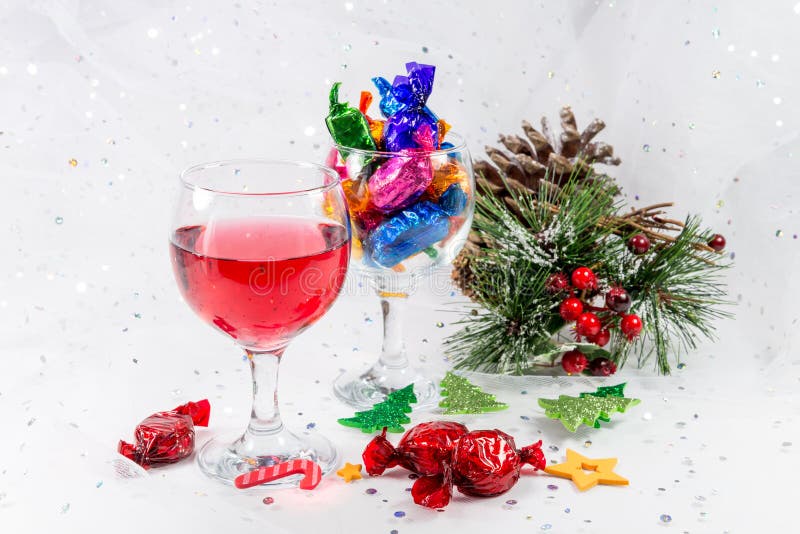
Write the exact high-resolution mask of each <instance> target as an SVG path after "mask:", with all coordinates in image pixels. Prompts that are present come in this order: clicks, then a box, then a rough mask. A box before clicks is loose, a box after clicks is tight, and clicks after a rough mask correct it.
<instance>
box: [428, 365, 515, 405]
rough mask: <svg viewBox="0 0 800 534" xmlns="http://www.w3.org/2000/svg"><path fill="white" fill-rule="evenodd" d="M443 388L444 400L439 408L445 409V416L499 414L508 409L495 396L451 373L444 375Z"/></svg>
mask: <svg viewBox="0 0 800 534" xmlns="http://www.w3.org/2000/svg"><path fill="white" fill-rule="evenodd" d="M441 386H442V397H444V399H443V400H442V402H440V403H439V407H440V408H444V412H443V413H445V414H468V413H486V412H498V411H500V410H505V409H506V408H508V404H504V403H502V402H497V401H496V400H495V398H494V395H492V394H490V393H485V392H484V391H482V390H481V388H479V387H478V386H476V385H475V384H473V383H471V382H470V381H469V380H467V379H466V378H463V377H461V376H458V375H455V374H453V373H451V372H450V371H448V372H447V374H446V375H444V378H443V379H442V382H441Z"/></svg>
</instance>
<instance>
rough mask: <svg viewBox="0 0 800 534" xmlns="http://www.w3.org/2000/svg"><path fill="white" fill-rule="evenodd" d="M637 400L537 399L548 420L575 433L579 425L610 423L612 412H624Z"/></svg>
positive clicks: (615, 398)
mask: <svg viewBox="0 0 800 534" xmlns="http://www.w3.org/2000/svg"><path fill="white" fill-rule="evenodd" d="M639 402H641V401H639V399H627V398H621V397H595V396H593V395H589V396H586V397H570V396H568V395H561V396H560V397H558V399H539V406H541V407H542V408H544V410H545V415H547V417H549V418H550V419H560V420H561V424H563V425H564V428H566V429H567V430H569V431H570V432H575V431H576V430H577V429H578V427H579V426H581V424H584V425H586V426H591V427H594V428H600V421H606V422H608V421H610V420H611V419H610V418H611V414H612V413H613V412H620V413H621V412H624V411H625V410H627V409H628V408H629V407H631V406H635V405H637V404H639Z"/></svg>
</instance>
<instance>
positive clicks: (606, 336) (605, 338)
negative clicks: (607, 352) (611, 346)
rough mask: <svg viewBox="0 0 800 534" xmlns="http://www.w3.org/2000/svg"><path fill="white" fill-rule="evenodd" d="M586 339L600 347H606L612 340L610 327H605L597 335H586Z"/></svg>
mask: <svg viewBox="0 0 800 534" xmlns="http://www.w3.org/2000/svg"><path fill="white" fill-rule="evenodd" d="M586 339H588V340H589V341H590V342H591V343H594V344H595V345H597V346H598V347H605V346H606V345H608V342H609V341H611V332H609V331H608V328H603V329H602V330H600V331H599V332H598V333H597V335H594V336H586Z"/></svg>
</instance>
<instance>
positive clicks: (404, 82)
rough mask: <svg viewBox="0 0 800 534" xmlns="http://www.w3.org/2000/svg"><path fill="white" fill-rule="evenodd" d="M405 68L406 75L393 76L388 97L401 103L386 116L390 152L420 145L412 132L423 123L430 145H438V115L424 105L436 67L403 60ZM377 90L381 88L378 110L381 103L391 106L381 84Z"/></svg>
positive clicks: (383, 105)
mask: <svg viewBox="0 0 800 534" xmlns="http://www.w3.org/2000/svg"><path fill="white" fill-rule="evenodd" d="M406 71H407V72H408V76H396V77H395V79H394V83H393V84H392V92H391V98H392V99H394V101H396V102H397V103H399V104H400V106H399V107H398V108H397V110H396V111H395V112H394V113H392V114H391V115H390V116H387V120H386V126H385V128H384V131H383V139H384V143H385V145H386V150H388V151H390V152H397V151H400V150H405V149H409V148H419V147H420V145H419V144H418V143H417V141H415V140H414V135H413V134H414V132H415V131H417V130H418V129H419V128H420V127H421V126H422V125H425V124H427V125H428V126H429V127H430V135H431V139H432V145H433V146H434V147H437V146H439V143H438V141H439V126H438V124H437V123H436V122H437V120H438V119H437V117H436V115H434V114H433V112H431V110H430V109H428V107H427V106H426V105H425V103H426V102H427V100H428V97H429V96H430V94H431V91H432V90H433V76H434V73H435V72H436V67H434V66H433V65H423V64H421V63H416V62H411V63H406ZM384 81H385V80H384ZM384 89H385V86H384ZM378 91H380V92H381V111H383V110H384V107H386V109H387V111H388V110H391V109H393V108H394V107H395V105H394V102H392V100H391V99H388V98H387V97H386V96H384V92H383V91H381V87H380V86H379V87H378ZM384 101H386V102H385V103H384Z"/></svg>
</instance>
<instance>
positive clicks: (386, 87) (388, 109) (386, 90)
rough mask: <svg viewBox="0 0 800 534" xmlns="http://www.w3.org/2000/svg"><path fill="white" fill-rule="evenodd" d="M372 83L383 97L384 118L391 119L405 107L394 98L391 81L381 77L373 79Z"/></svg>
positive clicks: (381, 106) (382, 110) (382, 109)
mask: <svg viewBox="0 0 800 534" xmlns="http://www.w3.org/2000/svg"><path fill="white" fill-rule="evenodd" d="M372 83H373V84H375V87H376V88H377V89H378V94H380V95H381V103H380V108H381V113H382V114H383V116H384V117H387V118H388V117H391V116H392V115H394V114H395V113H396V112H397V110H399V109H400V108H401V107H403V104H401V103H400V102H399V101H398V100H397V99H396V98H395V97H394V92H393V90H392V89H393V88H392V84H391V83H389V80H387V79H386V78H383V77H381V76H376V77H374V78H372Z"/></svg>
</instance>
